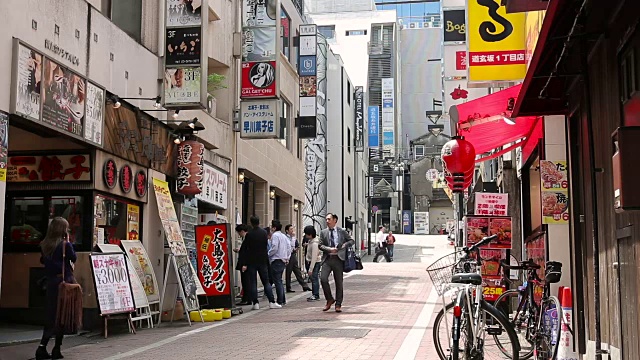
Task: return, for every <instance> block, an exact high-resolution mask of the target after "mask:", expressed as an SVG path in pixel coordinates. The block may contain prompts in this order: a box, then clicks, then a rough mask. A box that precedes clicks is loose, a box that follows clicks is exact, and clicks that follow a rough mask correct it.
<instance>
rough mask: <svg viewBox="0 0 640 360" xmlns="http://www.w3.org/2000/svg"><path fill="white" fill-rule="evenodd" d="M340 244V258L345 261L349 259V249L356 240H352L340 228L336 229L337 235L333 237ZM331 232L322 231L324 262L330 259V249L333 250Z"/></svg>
mask: <svg viewBox="0 0 640 360" xmlns="http://www.w3.org/2000/svg"><path fill="white" fill-rule="evenodd" d="M333 236H334V237H335V240H336V242H337V243H338V246H337V248H338V257H339V258H340V260H342V261H344V260H345V259H346V258H347V248H348V247H349V246H353V244H354V243H355V240H353V239H352V238H351V235H349V233H348V232H347V231H346V230H344V229H342V228H339V227H337V226H336V227H335V233H334V235H333ZM331 247H332V246H331V232H330V230H329V228H326V229H323V230H322V231H320V250H322V252H323V253H322V262H324V261H325V260H326V259H327V258H328V257H329V255H330V254H329V249H331Z"/></svg>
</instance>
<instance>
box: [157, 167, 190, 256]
mask: <svg viewBox="0 0 640 360" xmlns="http://www.w3.org/2000/svg"><path fill="white" fill-rule="evenodd" d="M153 190H154V192H155V193H156V201H157V204H158V214H159V215H160V221H161V222H162V227H163V228H164V232H165V236H166V237H167V243H168V244H169V249H170V250H171V253H172V254H173V255H175V256H181V255H184V256H186V255H188V254H187V247H186V245H185V243H184V238H183V237H182V230H181V229H180V223H178V216H177V215H176V208H175V207H174V206H173V200H172V199H171V191H169V184H168V183H167V182H166V181H162V180H159V179H156V178H153Z"/></svg>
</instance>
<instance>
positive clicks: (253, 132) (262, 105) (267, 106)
mask: <svg viewBox="0 0 640 360" xmlns="http://www.w3.org/2000/svg"><path fill="white" fill-rule="evenodd" d="M278 105H279V104H278V100H277V99H273V100H256V101H242V102H241V103H240V122H241V124H240V125H241V129H240V131H241V132H240V137H241V138H252V139H269V138H277V137H279V135H280V131H279V130H280V126H279V125H280V123H279V117H278Z"/></svg>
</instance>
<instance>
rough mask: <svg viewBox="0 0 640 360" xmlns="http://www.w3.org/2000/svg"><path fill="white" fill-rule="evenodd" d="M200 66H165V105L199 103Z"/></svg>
mask: <svg viewBox="0 0 640 360" xmlns="http://www.w3.org/2000/svg"><path fill="white" fill-rule="evenodd" d="M201 82H202V77H201V74H200V67H185V68H166V69H165V70H164V102H165V104H167V105H181V104H182V105H184V104H187V105H189V104H190V105H193V104H198V103H200V85H201Z"/></svg>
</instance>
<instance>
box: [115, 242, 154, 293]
mask: <svg viewBox="0 0 640 360" xmlns="http://www.w3.org/2000/svg"><path fill="white" fill-rule="evenodd" d="M120 245H122V247H123V248H124V251H125V253H126V254H127V257H128V258H129V260H131V264H132V267H133V269H135V271H136V274H138V278H139V279H140V282H141V283H142V288H143V289H144V292H145V294H146V295H147V300H148V301H149V303H156V302H158V301H160V293H159V289H158V282H157V281H156V274H155V272H154V271H153V267H151V260H149V255H147V251H146V250H145V248H144V246H142V243H141V242H140V241H138V240H122V241H121V242H120Z"/></svg>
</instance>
